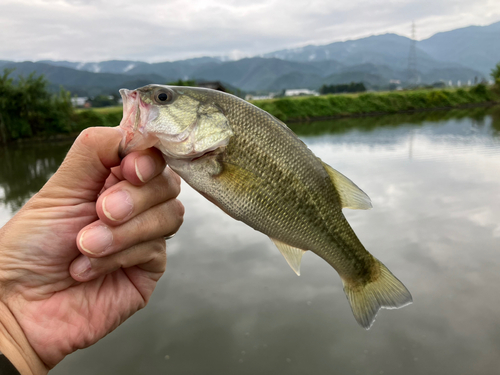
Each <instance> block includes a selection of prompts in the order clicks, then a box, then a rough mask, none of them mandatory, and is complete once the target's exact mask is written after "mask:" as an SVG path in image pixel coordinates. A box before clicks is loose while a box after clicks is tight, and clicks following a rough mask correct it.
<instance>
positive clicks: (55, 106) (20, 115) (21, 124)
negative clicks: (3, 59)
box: [0, 69, 73, 143]
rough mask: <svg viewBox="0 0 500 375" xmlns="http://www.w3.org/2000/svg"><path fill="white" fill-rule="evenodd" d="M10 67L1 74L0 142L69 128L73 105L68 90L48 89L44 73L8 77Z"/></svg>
mask: <svg viewBox="0 0 500 375" xmlns="http://www.w3.org/2000/svg"><path fill="white" fill-rule="evenodd" d="M12 72H13V70H12V69H10V70H9V69H5V70H4V72H3V75H0V143H6V142H8V141H11V140H15V139H18V138H26V137H31V136H34V135H41V134H51V133H61V132H69V131H70V130H71V119H72V116H73V107H72V106H71V98H70V94H69V92H67V91H64V90H61V91H60V92H59V93H58V94H52V93H50V92H49V91H48V82H47V80H46V79H45V78H44V76H42V75H40V76H35V73H31V74H30V75H29V76H28V77H23V76H19V77H18V79H17V80H14V79H13V78H11V77H10V75H11V73H12Z"/></svg>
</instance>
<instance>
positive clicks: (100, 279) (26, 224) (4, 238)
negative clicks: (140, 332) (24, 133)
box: [0, 128, 184, 374]
mask: <svg viewBox="0 0 500 375" xmlns="http://www.w3.org/2000/svg"><path fill="white" fill-rule="evenodd" d="M121 138H122V133H121V132H120V130H118V129H117V128H90V129H87V130H85V131H84V132H82V134H81V135H80V136H79V137H78V139H77V140H76V141H75V143H74V144H73V146H72V148H71V150H70V151H69V153H68V155H67V157H66V159H65V160H64V162H63V163H62V165H61V167H60V168H59V170H58V171H57V172H56V173H55V174H54V176H52V178H51V179H50V180H49V181H48V182H47V184H46V185H45V186H44V187H43V188H42V189H41V190H40V192H39V193H37V194H36V195H35V196H33V198H31V199H30V200H29V201H28V202H27V203H26V205H25V206H24V207H23V208H22V209H21V210H20V211H19V212H18V213H17V214H16V215H15V216H14V217H13V218H12V219H11V220H10V221H9V222H8V223H7V224H6V225H5V226H4V227H3V228H1V229H0V350H1V351H2V352H3V353H4V354H5V355H6V356H7V357H8V358H9V359H10V360H11V362H12V363H13V364H14V365H15V366H16V367H17V368H18V369H19V371H20V372H21V373H22V374H44V373H47V371H48V370H49V369H50V368H52V367H53V366H55V365H56V364H57V363H58V362H60V361H61V360H62V359H63V358H64V357H65V356H66V355H68V354H70V353H72V352H73V351H75V350H77V349H81V348H85V347H87V346H89V345H92V344H94V343H95V342H97V341H98V340H99V339H101V338H102V337H104V336H105V335H106V334H108V333H109V332H111V331H112V330H114V329H115V328H116V327H117V326H118V325H120V324H121V323H122V322H124V321H125V320H126V319H127V318H128V317H130V316H131V315H132V314H134V313H135V312H136V311H137V310H139V309H141V308H143V307H144V306H145V305H146V304H147V302H148V300H149V298H150V296H151V294H152V292H153V290H154V288H155V286H156V282H157V281H158V279H159V278H160V276H161V275H162V274H163V272H164V270H165V265H166V251H165V240H164V238H163V237H164V236H165V235H169V234H173V233H175V232H176V231H177V230H178V228H179V227H180V225H181V223H182V217H183V214H184V208H183V206H182V204H181V203H180V202H179V201H178V200H176V199H175V198H176V196H177V195H178V194H179V192H180V179H179V177H178V176H177V175H176V174H175V173H174V172H172V171H171V170H170V169H169V168H167V169H165V162H164V160H163V158H162V156H161V154H160V153H159V152H158V151H157V150H156V149H148V150H144V151H139V152H133V153H131V154H129V155H127V156H126V157H125V158H124V159H123V160H120V158H119V156H118V145H119V143H120V140H121ZM89 267H90V268H89Z"/></svg>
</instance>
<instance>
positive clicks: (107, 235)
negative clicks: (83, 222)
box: [80, 225, 113, 254]
mask: <svg viewBox="0 0 500 375" xmlns="http://www.w3.org/2000/svg"><path fill="white" fill-rule="evenodd" d="M112 243H113V234H112V233H111V231H110V230H109V229H108V228H107V227H105V226H103V225H100V226H97V227H93V228H91V229H87V230H86V231H85V232H83V233H82V235H81V236H80V247H81V248H82V250H84V251H86V252H87V253H90V254H101V253H102V252H104V251H105V250H106V249H107V248H108V247H110V246H111V244H112Z"/></svg>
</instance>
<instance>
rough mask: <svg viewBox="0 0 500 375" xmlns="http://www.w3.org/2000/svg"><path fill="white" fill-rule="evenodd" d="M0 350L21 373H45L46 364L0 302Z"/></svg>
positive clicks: (24, 374) (23, 374)
mask: <svg viewBox="0 0 500 375" xmlns="http://www.w3.org/2000/svg"><path fill="white" fill-rule="evenodd" d="M0 352H2V354H3V355H5V356H6V357H7V358H8V359H9V361H10V362H11V363H12V364H13V365H14V367H15V368H16V369H17V370H18V371H19V373H20V374H22V375H45V374H47V373H48V370H49V369H48V368H47V366H46V365H45V364H44V363H43V362H42V360H41V359H40V358H39V357H38V355H37V354H36V352H35V351H34V350H33V348H32V347H31V345H30V344H29V342H28V339H27V338H26V335H25V334H24V332H23V330H22V329H21V327H20V326H19V324H18V323H17V321H16V319H15V318H14V316H13V315H12V313H11V312H10V310H9V309H8V308H7V307H6V306H5V305H4V304H3V303H0Z"/></svg>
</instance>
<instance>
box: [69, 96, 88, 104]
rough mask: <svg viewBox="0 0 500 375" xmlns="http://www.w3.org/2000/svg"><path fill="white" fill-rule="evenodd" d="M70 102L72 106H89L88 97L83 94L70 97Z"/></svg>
mask: <svg viewBox="0 0 500 375" xmlns="http://www.w3.org/2000/svg"><path fill="white" fill-rule="evenodd" d="M71 104H72V105H73V107H88V106H90V101H89V98H87V97H84V96H79V97H74V98H71Z"/></svg>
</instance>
